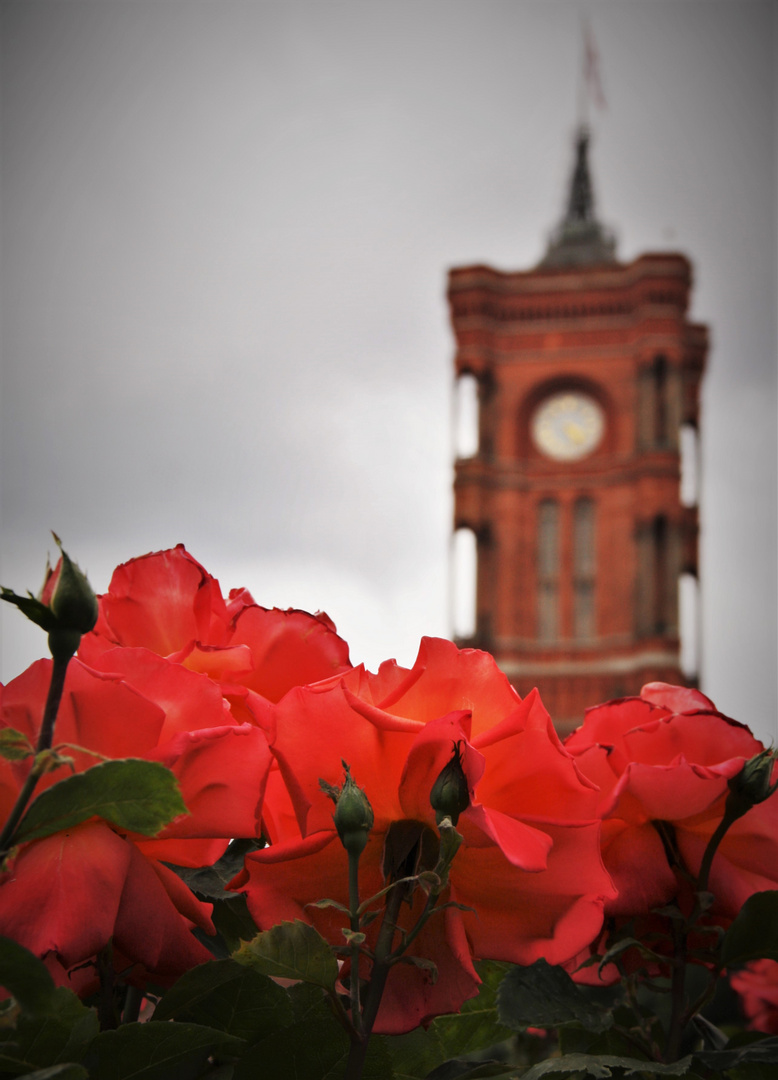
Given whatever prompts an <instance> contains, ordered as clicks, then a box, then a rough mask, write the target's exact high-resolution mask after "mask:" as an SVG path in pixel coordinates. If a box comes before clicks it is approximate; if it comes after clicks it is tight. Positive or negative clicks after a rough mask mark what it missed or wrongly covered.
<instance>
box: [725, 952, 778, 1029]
mask: <svg viewBox="0 0 778 1080" xmlns="http://www.w3.org/2000/svg"><path fill="white" fill-rule="evenodd" d="M729 981H730V982H731V983H732V986H733V987H734V989H735V990H737V992H738V994H739V995H740V1003H741V1005H742V1006H743V1012H744V1013H745V1014H746V1017H747V1018H748V1026H749V1027H750V1028H751V1029H752V1031H764V1032H766V1033H767V1034H768V1035H778V962H776V961H775V960H754V961H753V963H751V964H748V965H747V966H746V967H745V968H743V970H742V971H737V972H734V973H733V974H732V975H730V979H729Z"/></svg>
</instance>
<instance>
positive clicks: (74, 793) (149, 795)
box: [14, 758, 187, 843]
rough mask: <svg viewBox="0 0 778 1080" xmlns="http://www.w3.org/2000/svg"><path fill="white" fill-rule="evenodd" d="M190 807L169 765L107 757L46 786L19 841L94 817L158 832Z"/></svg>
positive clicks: (18, 833)
mask: <svg viewBox="0 0 778 1080" xmlns="http://www.w3.org/2000/svg"><path fill="white" fill-rule="evenodd" d="M185 813H187V809H186V805H185V803H184V800H183V799H182V798H181V792H180V791H179V790H178V782H177V781H176V778H175V776H174V775H173V773H172V772H171V771H170V769H166V768H165V766H164V765H160V764H159V763H158V762H156V761H142V760H140V759H136V758H126V759H124V760H122V761H106V762H103V763H101V764H100V765H93V766H92V768H91V769H87V770H86V772H82V773H77V774H76V775H75V776H70V777H68V778H67V779H66V780H60V781H59V783H58V784H54V785H53V786H52V787H50V788H48V789H47V790H46V791H44V792H42V793H41V794H40V795H39V796H38V798H37V799H35V801H34V802H33V803H31V805H30V808H29V810H28V811H27V813H26V814H25V815H24V817H23V818H22V822H21V824H20V825H19V828H18V829H17V831H16V834H15V836H14V842H15V843H22V842H24V841H28V840H39V839H40V838H41V837H43V836H50V835H51V834H52V833H55V832H60V831H61V830H62V829H68V828H70V827H71V826H73V825H78V824H79V822H81V821H86V820H87V819H88V818H91V817H101V818H103V819H104V820H105V821H110V822H111V824H113V825H118V827H119V828H120V829H127V830H128V831H129V832H136V833H142V834H143V835H144V836H155V835H156V834H157V833H158V832H159V831H160V830H161V829H163V828H164V827H165V825H167V824H168V822H170V821H172V820H173V818H176V817H178V816H179V815H180V814H185Z"/></svg>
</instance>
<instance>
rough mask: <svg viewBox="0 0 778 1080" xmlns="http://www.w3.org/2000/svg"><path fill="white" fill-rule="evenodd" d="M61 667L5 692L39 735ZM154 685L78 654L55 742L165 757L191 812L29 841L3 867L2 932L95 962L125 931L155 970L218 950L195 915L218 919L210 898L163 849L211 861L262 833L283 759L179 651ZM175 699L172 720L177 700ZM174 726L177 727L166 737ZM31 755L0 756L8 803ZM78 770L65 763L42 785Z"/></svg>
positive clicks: (22, 721) (46, 666)
mask: <svg viewBox="0 0 778 1080" xmlns="http://www.w3.org/2000/svg"><path fill="white" fill-rule="evenodd" d="M155 659H156V658H155ZM160 663H161V664H163V665H164V664H165V662H164V661H160ZM50 672H51V661H49V660H39V661H37V662H36V663H35V664H33V665H32V666H31V667H30V668H28V670H27V671H25V672H24V673H23V674H22V675H20V676H19V677H18V678H17V679H14V680H13V681H12V682H11V683H9V684H8V686H7V687H5V688H4V689H3V692H2V708H1V710H0V724H1V725H2V726H3V727H10V728H15V729H16V730H17V731H20V732H21V733H22V734H23V735H25V736H26V737H27V738H28V739H29V741H30V742H31V743H32V744H33V745H35V743H36V741H37V737H38V729H39V726H40V722H41V717H42V715H43V707H44V701H45V698H46V693H47V690H48V684H49V680H50ZM141 682H142V683H143V681H142V680H141ZM143 687H144V689H145V690H146V692H147V694H148V696H146V695H145V694H144V693H141V692H140V691H139V690H138V689H137V688H136V687H133V686H131V685H129V684H128V683H127V682H125V681H124V680H123V679H122V678H121V677H120V676H118V675H107V674H104V673H101V672H97V671H94V670H92V669H91V668H88V667H86V665H84V664H82V663H81V662H80V661H79V660H78V659H73V660H71V662H70V665H69V667H68V671H67V675H66V679H65V687H64V692H63V695H62V701H61V704H60V709H59V713H58V716H57V724H56V728H55V746H58V747H62V748H63V753H66V754H68V755H69V756H70V757H71V758H72V759H73V763H74V764H73V767H74V768H75V769H76V771H83V770H85V769H89V768H91V767H92V766H94V765H95V764H96V763H97V762H98V761H100V760H101V759H103V758H124V757H134V758H145V759H147V760H150V761H159V762H161V763H162V764H164V765H166V766H167V767H168V768H170V769H171V770H172V771H173V772H174V774H175V776H176V778H177V780H178V782H179V786H180V788H181V793H182V796H183V799H184V801H185V803H186V805H187V807H188V810H189V813H188V814H186V815H183V816H182V817H180V818H178V819H176V820H174V821H173V822H171V823H170V825H168V826H167V828H165V829H163V831H162V832H161V833H160V834H159V835H158V836H157V837H155V838H152V839H149V838H147V837H141V836H135V837H126V836H123V835H119V834H118V833H117V831H116V830H114V829H113V827H112V826H110V825H108V824H107V823H105V822H102V821H99V820H92V821H89V822H85V823H84V824H82V825H78V826H76V827H74V828H72V829H68V830H67V831H66V832H61V833H57V834H55V835H54V836H50V837H46V838H44V839H41V840H36V841H32V842H30V843H28V844H23V845H22V846H21V849H20V851H19V852H18V854H17V855H16V856H15V858H14V859H13V860H11V861H10V863H9V867H8V870H7V872H6V873H4V874H3V876H2V878H1V879H0V933H3V934H6V935H7V936H9V937H12V938H14V939H15V940H17V941H19V942H20V943H21V944H23V945H25V946H26V947H27V948H29V949H31V950H32V951H34V952H36V953H37V954H38V955H41V956H48V958H49V959H50V960H51V962H52V964H53V966H54V967H56V965H57V964H60V965H62V967H63V968H69V967H72V966H73V965H77V964H82V963H84V962H85V961H87V960H89V959H90V957H92V956H93V955H94V954H95V953H96V952H98V951H99V950H100V949H101V948H103V947H104V946H105V945H106V944H107V943H108V942H109V941H110V940H111V939H113V940H114V944H115V946H116V948H117V949H118V950H119V953H120V954H122V955H123V956H124V957H125V958H126V964H134V965H136V971H139V970H143V971H146V972H150V973H153V975H154V977H155V978H162V979H164V978H167V977H168V976H171V975H178V974H181V973H182V972H183V971H186V970H188V968H190V967H191V966H192V965H193V964H195V963H202V962H203V961H204V960H206V959H208V958H209V956H210V954H209V953H208V951H207V950H206V949H204V948H203V946H201V945H200V944H199V943H198V942H197V941H196V940H195V938H193V937H192V935H191V933H190V929H191V926H192V925H193V924H197V925H199V926H201V927H203V928H204V929H206V930H208V931H209V932H211V933H213V927H212V925H211V921H210V915H209V913H210V905H207V904H201V903H200V902H199V901H197V900H196V899H195V897H194V896H193V895H192V894H191V893H190V891H189V890H188V889H187V888H186V887H185V886H184V885H183V883H182V882H181V881H180V879H179V878H178V877H176V875H175V874H173V873H172V871H170V870H168V869H166V868H165V867H164V866H162V864H161V862H160V860H165V861H170V862H173V863H177V864H182V865H186V866H201V865H207V864H210V863H212V862H213V861H215V860H216V859H218V858H219V857H220V856H221V854H222V853H223V852H224V849H225V847H226V846H227V844H228V842H229V840H230V838H231V837H233V836H255V835H258V834H259V829H260V824H259V823H260V819H261V808H262V797H263V791H264V784H265V782H266V778H267V774H268V770H269V768H270V763H271V756H270V750H269V748H268V745H267V740H266V739H265V736H264V734H263V733H262V732H261V731H260V730H259V729H258V728H257V727H255V726H254V725H251V724H240V725H238V724H236V723H235V721H234V720H233V718H232V715H231V713H230V711H229V709H227V708H226V707H225V704H224V702H223V701H222V698H221V695H220V694H219V692H218V688H217V687H215V686H214V685H213V683H212V682H211V681H210V680H209V679H207V678H206V677H205V676H201V675H196V674H193V673H191V672H188V671H185V670H184V669H182V668H180V667H179V665H173V664H168V665H167V666H166V668H165V670H164V671H158V672H156V674H155V676H154V678H150V679H148V680H147V681H146V682H145V683H143ZM174 700H175V705H173V706H172V712H173V714H174V716H173V720H172V722H171V723H170V724H168V716H167V713H166V711H165V708H164V705H165V703H167V702H168V701H174ZM186 716H189V717H191V718H196V724H195V727H196V730H194V731H181V730H177V729H179V728H180V727H181V724H182V722H183V718H184V717H186ZM168 730H171V731H172V736H171V737H169V738H166V737H165V736H166V734H167V732H168ZM90 751H91V752H90ZM29 768H30V759H29V758H26V759H24V760H21V761H15V762H10V761H7V760H5V759H0V813H1V814H2V816H3V817H6V816H7V814H8V813H9V811H10V809H11V807H12V806H13V805H14V803H15V801H16V798H17V795H18V793H19V790H20V789H21V786H22V784H23V782H24V779H25V777H26V775H27V773H28V771H29ZM68 774H69V770H68V769H67V768H66V767H65V766H60V767H58V768H56V769H54V770H53V771H51V772H49V773H47V774H45V775H44V776H43V777H42V778H41V780H40V781H39V784H38V787H37V789H36V790H37V791H40V790H43V789H44V788H46V787H48V786H50V785H51V784H54V783H57V782H58V781H59V780H62V779H64V778H65V777H66V776H67V775H68ZM44 883H46V884H45V887H44ZM36 896H38V900H37V901H36V902H33V899H34V898H35V897H36ZM144 927H145V929H144ZM126 964H125V966H126Z"/></svg>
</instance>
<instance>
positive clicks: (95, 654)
mask: <svg viewBox="0 0 778 1080" xmlns="http://www.w3.org/2000/svg"><path fill="white" fill-rule="evenodd" d="M98 600H99V605H100V615H99V618H98V621H97V626H96V627H95V630H94V633H92V634H87V635H86V636H85V637H84V638H83V639H82V642H81V647H80V649H79V656H81V657H82V658H83V659H85V660H86V662H87V663H89V664H91V665H92V666H93V667H99V668H100V669H101V670H103V671H122V672H123V673H126V674H127V675H128V677H131V678H132V679H133V680H135V679H136V678H141V677H142V678H146V677H148V678H151V677H152V674H151V672H152V671H153V669H152V668H151V666H150V661H149V657H148V653H152V654H155V655H156V656H157V657H164V658H165V659H166V660H168V661H170V662H173V663H176V664H179V665H181V666H182V667H183V668H185V669H187V670H188V671H192V672H200V673H202V674H205V675H207V676H208V677H209V678H211V679H212V680H213V681H214V682H216V683H218V684H219V686H220V688H221V692H222V693H223V694H224V696H225V698H226V699H227V701H228V702H229V704H230V707H231V709H232V712H233V715H234V717H235V719H236V720H240V721H250V722H254V705H255V703H256V702H257V699H258V698H259V699H260V702H261V701H263V700H270V701H278V700H279V698H281V697H283V695H284V694H285V693H286V692H287V690H290V689H291V688H292V687H293V686H301V685H303V684H304V683H309V682H316V681H318V680H319V679H326V678H328V677H329V676H331V675H335V674H338V673H340V672H342V671H346V670H348V668H349V667H350V664H349V657H348V645H347V644H346V642H345V641H343V639H342V638H340V637H338V635H337V633H336V631H335V627H334V626H333V624H332V622H331V621H330V620H329V619H328V618H327V616H326V615H324V614H321V613H319V614H318V615H309V614H308V613H307V612H305V611H295V610H293V609H290V610H288V611H280V610H279V609H277V608H272V609H268V608H263V607H260V606H259V605H258V604H256V603H255V602H254V600H253V598H252V596H251V594H250V593H249V592H248V591H247V590H246V589H233V590H232V591H231V592H230V594H229V597H228V598H227V599H226V600H225V599H224V597H223V596H222V592H221V589H220V587H219V582H218V581H217V580H216V579H215V578H214V577H212V576H211V575H210V574H209V573H208V571H207V570H205V569H204V568H203V567H202V566H201V565H200V563H198V562H197V560H196V559H194V558H193V557H192V556H191V555H190V554H189V552H187V551H186V549H185V548H184V547H183V545H181V544H179V545H178V547H175V548H171V549H169V550H168V551H157V552H154V553H153V554H149V555H144V556H142V557H141V558H138V559H131V560H130V561H129V562H127V563H124V564H122V565H121V566H119V567H117V568H116V570H115V571H114V573H113V576H112V578H111V583H110V585H109V587H108V592H107V593H105V594H103V595H102V596H100V597H98ZM116 646H121V648H120V649H119V650H118V651H117V649H116ZM136 650H143V652H142V654H141V656H140V657H139V656H138V654H137V653H136ZM138 668H141V669H142V670H141V671H139V670H138ZM147 672H148V674H147Z"/></svg>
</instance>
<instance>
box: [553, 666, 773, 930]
mask: <svg viewBox="0 0 778 1080" xmlns="http://www.w3.org/2000/svg"><path fill="white" fill-rule="evenodd" d="M565 746H566V748H567V750H568V751H569V752H570V753H571V754H572V755H573V756H574V758H575V760H576V762H577V764H578V766H579V768H580V769H581V771H582V772H583V773H584V775H586V776H587V777H588V778H589V779H590V780H592V781H593V782H594V783H596V784H597V785H598V786H599V788H600V790H601V792H602V796H601V802H600V807H599V812H600V814H601V815H602V817H603V841H602V842H603V859H604V861H605V865H606V867H607V868H608V870H609V871H610V873H611V875H612V877H613V880H614V883H615V884H616V887H617V888H618V893H619V894H618V897H617V898H616V900H615V901H611V902H610V903H609V905H608V907H607V909H606V910H607V912H608V913H609V914H613V915H624V916H632V915H642V914H647V913H648V912H649V911H650V910H651V908H654V907H657V906H659V905H661V904H663V903H666V902H667V901H669V900H671V899H673V898H674V897H675V896H676V895H677V894H678V891H679V888H680V885H679V878H677V877H676V872H675V871H676V868H674V867H673V866H671V863H670V862H669V861H668V857H667V854H666V851H665V845H664V843H663V841H662V838H661V837H660V832H659V831H658V829H657V827H656V826H655V825H654V824H653V823H654V822H665V823H667V824H668V825H669V827H670V829H671V835H672V839H673V843H674V844H675V846H676V850H677V853H678V857H679V858H680V860H681V861H682V863H683V865H684V867H685V868H686V869H687V870H688V871H690V872H691V873H692V874H693V875H695V876H696V875H697V874H698V872H699V870H700V863H701V860H702V856H703V853H704V851H705V848H706V846H707V844H708V841H709V840H710V838H711V836H712V834H713V832H714V831H715V829H716V827H717V825H718V824H719V822H720V821H721V819H722V817H723V814H724V804H725V801H726V798H727V794H728V791H729V788H728V781H729V780H730V779H731V778H732V777H733V776H736V775H737V774H738V773H739V772H740V771H741V770H742V768H743V765H744V764H745V762H746V761H747V760H749V759H750V758H752V757H754V756H755V755H756V754H758V753H759V752H760V751H762V750H763V749H764V747H763V746H762V744H761V743H760V742H759V741H758V740H757V739H755V738H754V736H753V735H752V734H751V732H750V731H749V730H748V728H747V727H745V726H744V725H743V724H739V723H737V722H736V721H735V720H730V719H729V718H728V717H726V716H723V715H722V714H721V713H719V712H717V711H716V708H715V706H714V705H713V703H712V702H711V701H710V700H709V699H708V698H706V697H705V696H704V695H703V694H701V693H700V692H699V691H697V690H687V689H684V688H682V687H675V686H668V685H666V684H664V683H649V684H648V685H647V686H644V687H643V689H642V691H641V696H640V697H634V698H624V699H623V700H620V701H611V702H608V703H607V704H605V705H599V706H597V707H595V708H593V709H589V710H588V712H587V714H586V718H585V720H584V723H583V725H582V726H581V727H580V728H578V730H577V731H575V732H573V734H572V735H570V736H569V737H568V739H567V740H566V742H565ZM665 839H666V840H667V834H666V837H665ZM777 885H778V799H773V798H768V799H767V800H766V801H765V802H762V803H760V804H758V805H756V806H754V807H753V808H752V809H751V810H749V811H748V812H747V813H746V814H745V815H744V816H743V817H741V818H740V819H739V820H737V821H736V822H735V823H734V825H732V826H731V827H730V829H729V830H728V832H727V833H726V835H725V837H724V839H723V841H722V842H721V845H720V846H719V848H718V851H717V853H716V855H715V858H714V860H713V866H712V870H711V874H710V879H709V882H708V888H709V889H710V891H711V892H712V893H713V894H714V896H715V905H714V907H713V909H712V914H713V915H714V916H715V917H716V918H717V919H718V920H719V921H727V920H730V919H732V918H734V916H735V915H736V914H737V913H738V911H739V910H740V908H741V907H742V905H743V903H744V902H745V900H747V899H748V897H749V896H751V895H752V893H755V892H759V891H761V890H763V889H774V888H776V886H777Z"/></svg>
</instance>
